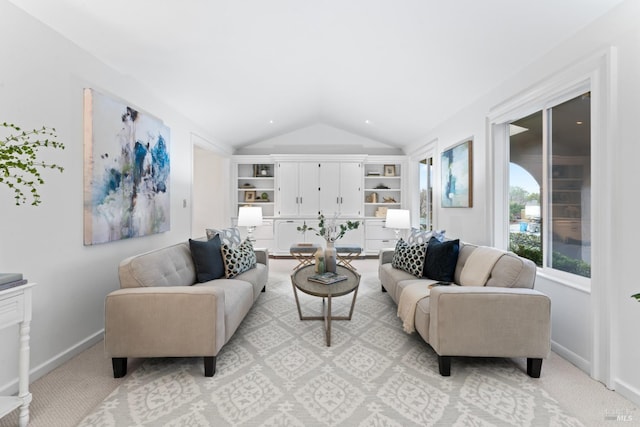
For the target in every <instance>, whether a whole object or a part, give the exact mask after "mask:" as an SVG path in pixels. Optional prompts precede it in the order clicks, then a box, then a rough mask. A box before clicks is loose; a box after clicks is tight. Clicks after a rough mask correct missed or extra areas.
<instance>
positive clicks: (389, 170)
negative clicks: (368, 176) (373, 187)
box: [384, 165, 396, 176]
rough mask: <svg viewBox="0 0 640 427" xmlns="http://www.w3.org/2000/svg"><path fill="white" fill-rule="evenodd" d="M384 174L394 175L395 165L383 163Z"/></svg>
mask: <svg viewBox="0 0 640 427" xmlns="http://www.w3.org/2000/svg"><path fill="white" fill-rule="evenodd" d="M384 176H396V165H384Z"/></svg>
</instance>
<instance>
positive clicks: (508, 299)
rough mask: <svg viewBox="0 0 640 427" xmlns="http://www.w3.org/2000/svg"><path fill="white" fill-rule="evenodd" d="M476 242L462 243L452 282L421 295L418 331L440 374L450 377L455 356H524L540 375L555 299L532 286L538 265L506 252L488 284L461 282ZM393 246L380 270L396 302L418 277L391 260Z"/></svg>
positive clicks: (422, 280) (532, 373)
mask: <svg viewBox="0 0 640 427" xmlns="http://www.w3.org/2000/svg"><path fill="white" fill-rule="evenodd" d="M477 249H478V246H475V245H471V244H464V243H462V242H461V243H460V250H459V255H458V260H457V264H456V266H455V274H454V283H453V284H452V285H451V286H436V287H433V288H432V289H431V290H430V295H429V296H428V297H425V298H422V299H420V300H419V302H418V303H417V305H416V307H415V318H414V319H413V321H414V325H415V330H416V331H417V332H418V333H419V334H420V336H421V337H422V338H423V339H424V340H425V341H426V342H427V343H428V344H430V345H431V347H432V348H433V349H434V350H435V352H436V353H437V354H438V365H439V369H440V374H441V375H443V376H449V375H450V372H451V358H452V356H474V357H526V358H527V374H528V375H529V376H531V377H534V378H539V377H540V371H541V368H542V360H543V359H544V358H546V357H548V355H549V352H550V342H551V341H550V336H551V301H550V299H549V298H548V297H547V296H546V295H544V294H542V293H541V292H538V291H536V290H534V289H533V286H534V282H535V275H536V266H535V264H534V263H533V262H532V261H530V260H527V259H524V258H521V257H519V256H517V255H515V254H513V253H510V252H507V253H504V254H503V255H502V256H500V257H499V258H498V260H497V262H495V264H493V268H492V269H491V272H490V275H489V277H488V280H487V281H486V284H485V285H484V286H459V285H457V284H458V283H460V276H461V274H462V271H463V269H464V267H465V263H466V262H467V260H468V259H469V256H470V255H471V253H472V252H473V251H475V250H477ZM392 258H393V250H383V251H381V252H380V264H379V269H378V275H379V278H380V281H381V283H382V290H383V291H387V292H388V293H389V295H390V296H391V298H392V299H393V300H394V301H395V303H396V304H398V303H399V301H400V298H401V295H402V292H403V290H404V289H405V288H406V287H407V286H409V285H411V284H412V283H416V282H420V283H424V285H425V286H426V287H428V285H429V284H432V283H434V282H436V281H435V280H430V279H427V278H417V277H416V276H414V275H412V274H410V273H407V272H406V271H403V270H400V269H397V268H394V267H393V266H392V264H391V261H392Z"/></svg>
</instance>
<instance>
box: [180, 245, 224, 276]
mask: <svg viewBox="0 0 640 427" xmlns="http://www.w3.org/2000/svg"><path fill="white" fill-rule="evenodd" d="M221 247H222V243H221V242H220V236H218V235H215V236H214V237H213V238H212V239H211V240H207V241H204V242H203V241H200V240H191V239H189V248H190V249H191V258H192V259H193V263H194V264H195V266H196V282H198V283H202V282H208V281H209V280H214V279H219V278H221V277H224V263H223V262H222V251H221Z"/></svg>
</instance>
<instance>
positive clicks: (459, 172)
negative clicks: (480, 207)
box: [440, 139, 473, 208]
mask: <svg viewBox="0 0 640 427" xmlns="http://www.w3.org/2000/svg"><path fill="white" fill-rule="evenodd" d="M440 183H441V189H440V194H441V206H442V207H443V208H470V207H472V206H473V140H471V139H469V140H467V141H464V142H462V143H460V144H458V145H455V146H453V147H451V148H449V149H447V150H445V151H443V152H442V155H441V157H440Z"/></svg>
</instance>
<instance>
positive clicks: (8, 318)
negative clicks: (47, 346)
mask: <svg viewBox="0 0 640 427" xmlns="http://www.w3.org/2000/svg"><path fill="white" fill-rule="evenodd" d="M34 285H35V283H27V284H25V285H21V286H16V287H15V288H10V289H5V290H4V291H0V329H4V328H6V327H9V326H12V325H15V324H19V325H20V333H19V338H20V359H19V361H18V378H19V380H18V381H19V382H18V395H17V396H0V418H2V417H4V416H5V415H7V414H8V413H9V412H12V411H13V410H15V409H17V408H20V415H19V417H20V418H19V420H20V421H19V422H20V427H26V425H27V424H29V403H31V393H29V331H30V329H31V293H32V288H33V286H34Z"/></svg>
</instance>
